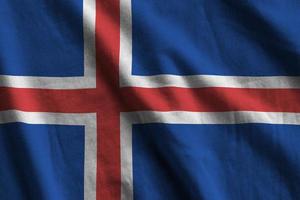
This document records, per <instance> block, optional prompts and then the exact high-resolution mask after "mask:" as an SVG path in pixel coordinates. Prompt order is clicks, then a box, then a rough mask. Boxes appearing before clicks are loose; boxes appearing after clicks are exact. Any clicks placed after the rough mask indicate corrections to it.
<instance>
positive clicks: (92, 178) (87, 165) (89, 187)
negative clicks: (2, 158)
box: [0, 110, 97, 200]
mask: <svg viewBox="0 0 300 200" xmlns="http://www.w3.org/2000/svg"><path fill="white" fill-rule="evenodd" d="M13 122H23V123H27V124H55V125H83V126H84V127H85V147H84V148H85V150H84V152H85V155H84V199H85V200H95V199H96V165H97V126H96V114H95V113H83V114H65V113H39V112H23V111H17V110H8V111H1V112H0V124H5V123H13Z"/></svg>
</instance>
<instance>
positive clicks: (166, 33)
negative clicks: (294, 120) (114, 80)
mask: <svg viewBox="0 0 300 200" xmlns="http://www.w3.org/2000/svg"><path fill="white" fill-rule="evenodd" d="M299 10H300V1H298V0H288V1H283V0H272V1H270V0H267V1H262V0H184V1H179V0H167V1H162V0H147V1H141V0H132V16H133V23H132V29H133V44H132V45H133V70H132V73H133V74H134V75H157V74H176V75H198V74H201V75H226V76H227V75H232V76H281V75H286V76H296V75H300V37H299V35H300V13H299Z"/></svg>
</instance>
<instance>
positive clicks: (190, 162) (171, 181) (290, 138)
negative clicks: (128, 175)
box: [133, 124, 300, 200]
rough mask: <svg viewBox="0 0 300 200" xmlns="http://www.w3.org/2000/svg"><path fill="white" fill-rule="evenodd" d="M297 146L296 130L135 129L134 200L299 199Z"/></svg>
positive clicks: (157, 126)
mask: <svg viewBox="0 0 300 200" xmlns="http://www.w3.org/2000/svg"><path fill="white" fill-rule="evenodd" d="M299 144H300V126H298V125H297V126H296V125H269V124H241V125H189V124H185V125H175V124H146V125H134V126H133V191H134V199H135V200H153V199H155V200H166V199H172V200H182V199H192V200H198V199H209V200H225V199H231V200H241V199H243V200H253V199H264V200H281V199H285V200H293V199H300V191H299V185H300V145H299Z"/></svg>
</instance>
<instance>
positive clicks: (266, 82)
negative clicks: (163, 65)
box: [120, 66, 300, 88]
mask: <svg viewBox="0 0 300 200" xmlns="http://www.w3.org/2000/svg"><path fill="white" fill-rule="evenodd" d="M121 68H122V66H121ZM123 72H124V71H123ZM120 81H121V82H120V84H121V86H122V87H129V86H134V87H145V88H160V87H182V88H203V87H229V88H300V77H290V76H265V77H262V76H259V77H258V76H256V77H253V76H251V77H250V76H217V75H192V76H177V75H155V76H136V75H130V74H126V73H123V74H122V75H121V79H120Z"/></svg>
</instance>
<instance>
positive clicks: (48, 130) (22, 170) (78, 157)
mask: <svg viewBox="0 0 300 200" xmlns="http://www.w3.org/2000/svg"><path fill="white" fill-rule="evenodd" d="M0 161H1V164H0V185H1V187H0V197H1V199H3V200H4V199H12V200H14V199H16V200H17V199H30V200H41V199H45V200H54V199H55V200H83V198H84V194H83V192H84V127H83V126H64V125H29V124H24V123H9V124H1V125H0Z"/></svg>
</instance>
